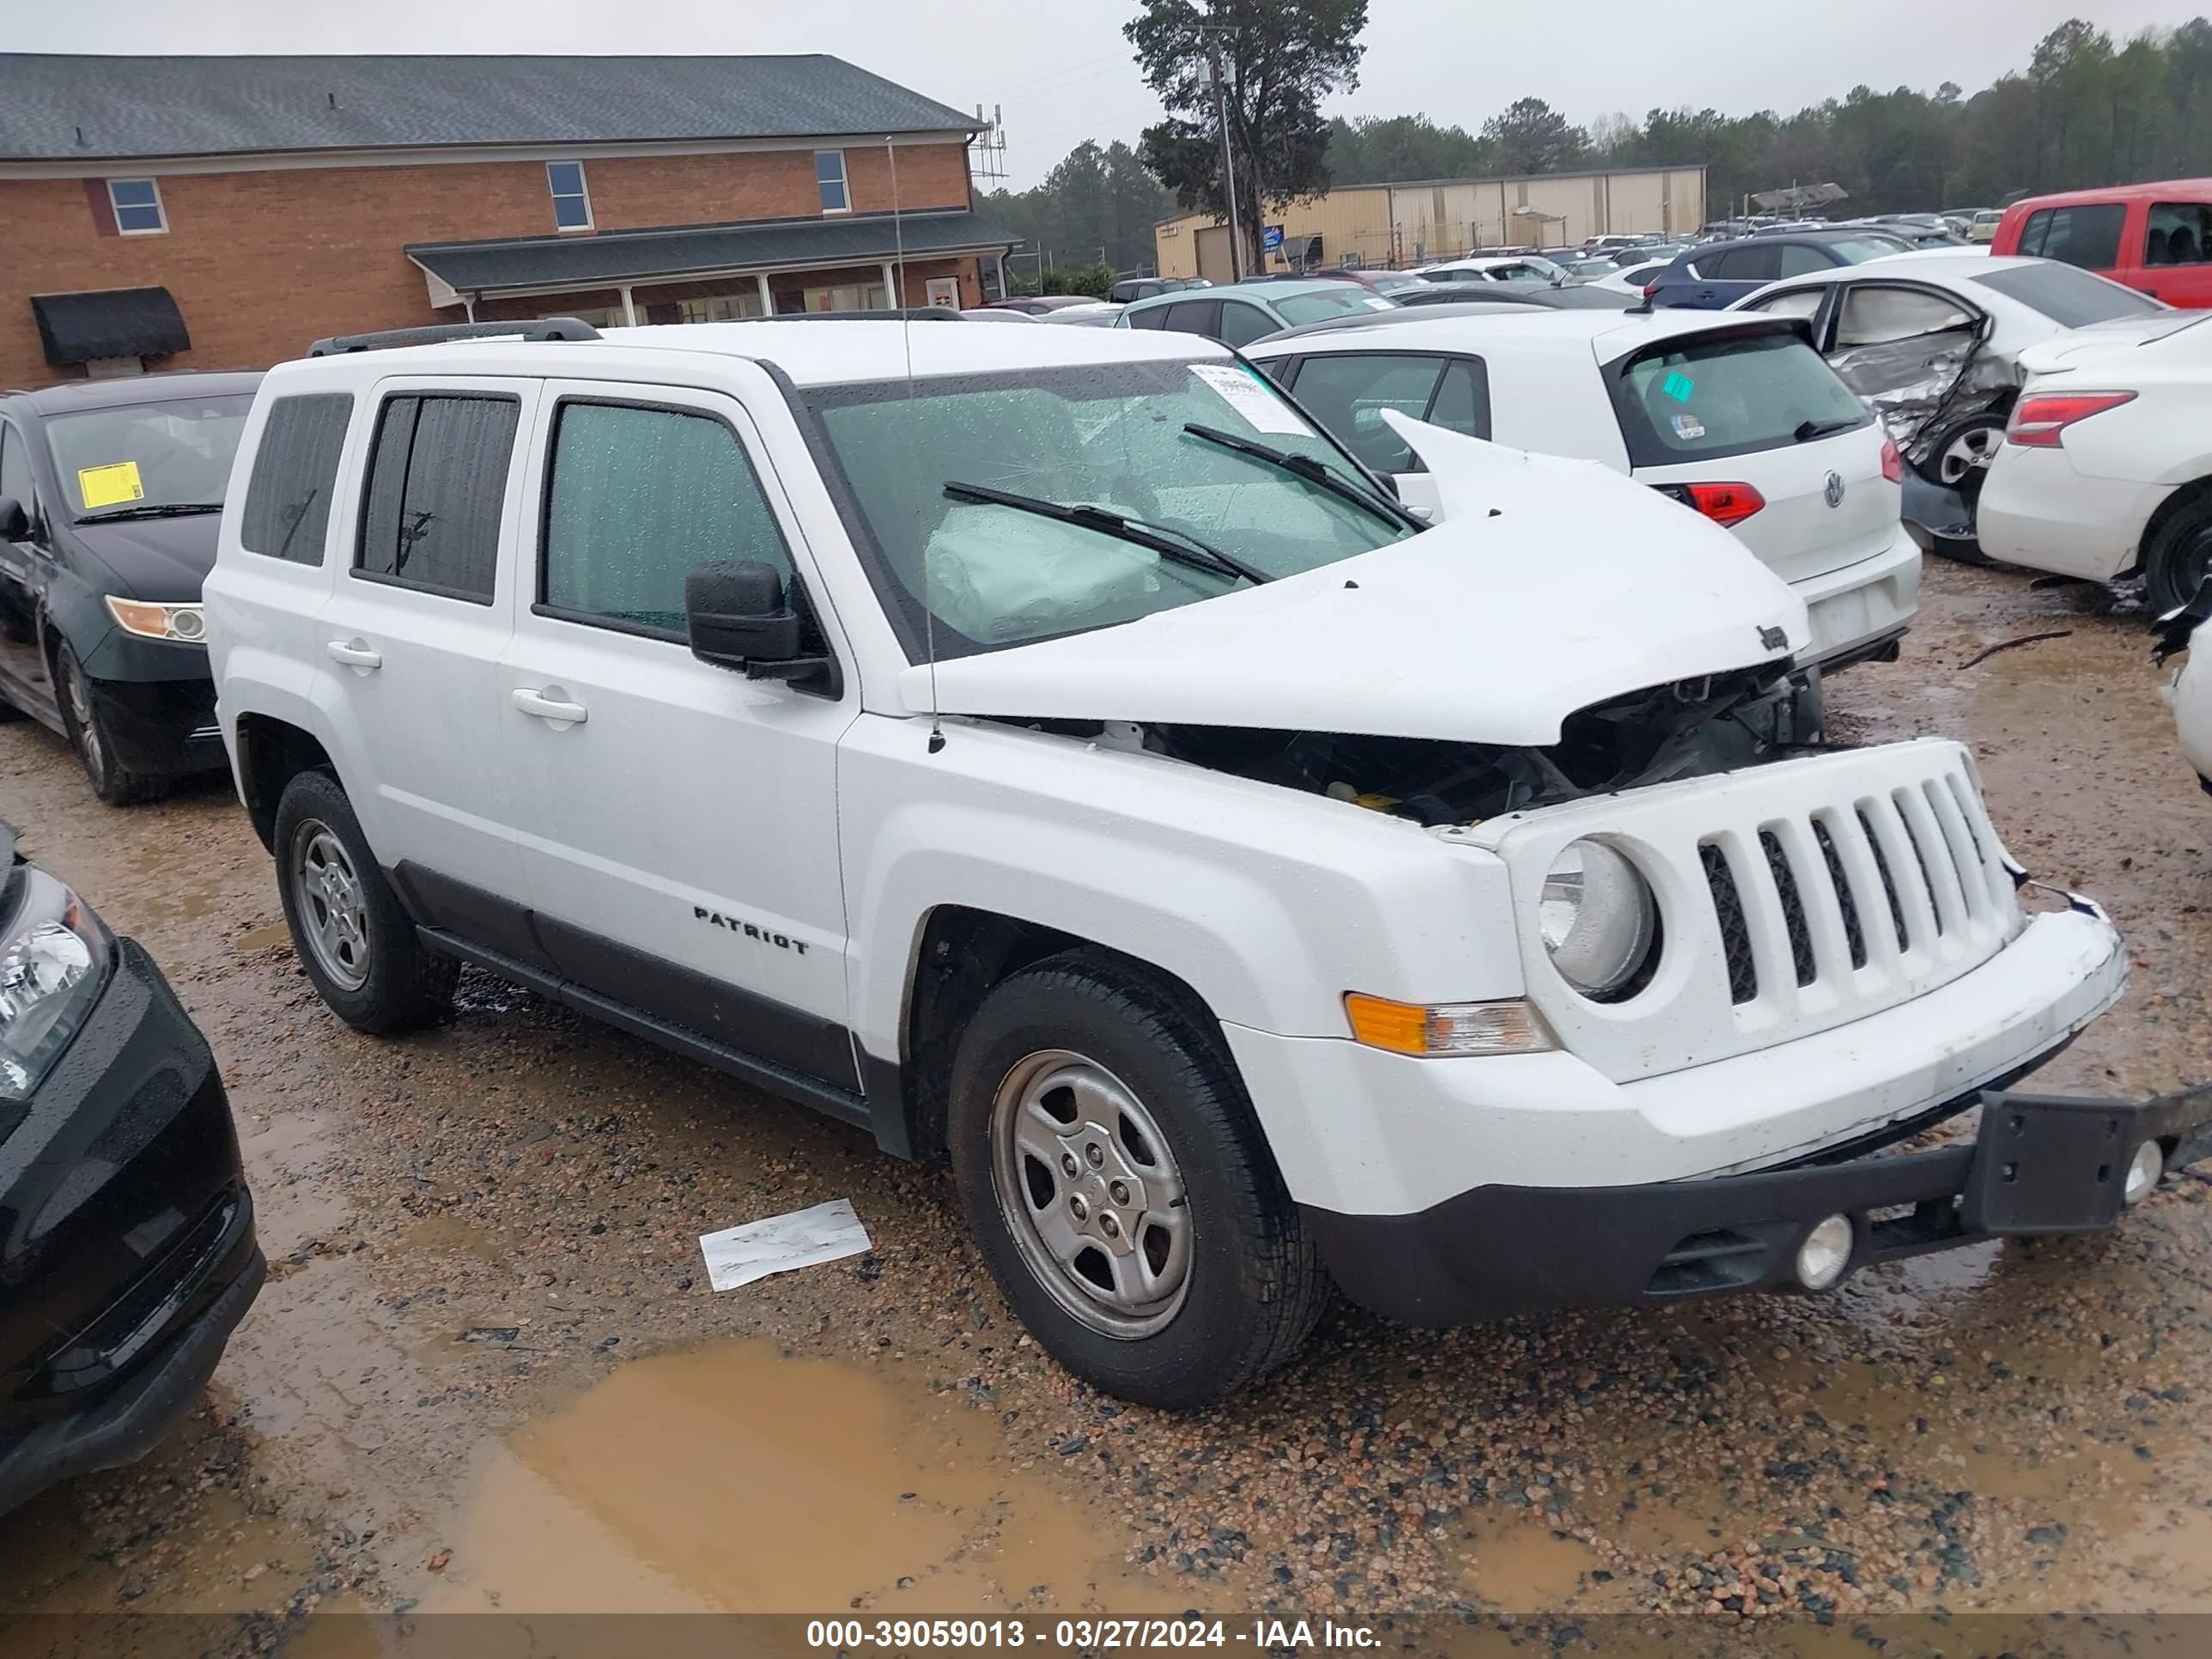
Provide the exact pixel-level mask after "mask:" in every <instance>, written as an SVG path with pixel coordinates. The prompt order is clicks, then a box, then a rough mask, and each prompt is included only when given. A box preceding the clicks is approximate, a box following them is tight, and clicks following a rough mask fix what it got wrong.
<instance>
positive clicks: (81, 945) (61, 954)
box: [0, 864, 115, 1101]
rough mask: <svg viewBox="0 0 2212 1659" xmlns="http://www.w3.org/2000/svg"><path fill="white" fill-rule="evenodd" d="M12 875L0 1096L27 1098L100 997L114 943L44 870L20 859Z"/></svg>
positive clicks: (1, 958) (2, 929) (2, 965)
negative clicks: (21, 861) (13, 876)
mask: <svg viewBox="0 0 2212 1659" xmlns="http://www.w3.org/2000/svg"><path fill="white" fill-rule="evenodd" d="M10 885H11V886H12V887H13V889H14V891H13V892H12V893H10V894H8V895H6V899H9V900H12V901H13V908H12V909H8V910H6V911H5V912H4V915H5V916H6V919H5V920H4V921H0V1101H22V1100H27V1099H29V1098H30V1095H31V1091H32V1090H33V1089H35V1088H37V1087H38V1086H39V1085H40V1082H41V1081H42V1080H43V1079H45V1077H46V1073H47V1072H48V1071H49V1070H51V1069H52V1066H53V1063H54V1060H56V1059H57V1058H58V1056H59V1055H60V1054H61V1051H62V1050H63V1049H64V1048H67V1047H68V1046H69V1040H70V1038H71V1037H73V1036H76V1031H77V1028H78V1027H79V1026H80V1025H82V1024H84V1017H85V1016H86V1015H87V1014H88V1013H89V1012H91V1011H92V1006H93V1004H94V1002H96V1001H98V1000H99V999H100V987H101V985H102V984H104V983H105V982H106V979H107V969H108V963H109V962H110V960H111V959H112V956H113V954H114V943H115V942H114V939H112V937H111V936H110V935H109V933H108V931H107V929H106V927H102V926H101V925H100V918H99V917H98V916H96V915H93V913H92V907H91V906H90V905H88V904H87V903H86V902H84V901H83V900H82V899H81V898H79V897H78V896H76V894H75V893H72V892H71V891H70V890H69V889H68V888H67V887H64V885H63V884H61V883H60V882H58V881H56V880H55V879H54V878H52V876H50V875H48V874H47V873H46V872H45V871H43V870H41V869H40V868H38V866H35V865H29V864H25V865H19V866H16V869H15V881H14V882H12V883H11V884H10ZM0 902H4V901H0Z"/></svg>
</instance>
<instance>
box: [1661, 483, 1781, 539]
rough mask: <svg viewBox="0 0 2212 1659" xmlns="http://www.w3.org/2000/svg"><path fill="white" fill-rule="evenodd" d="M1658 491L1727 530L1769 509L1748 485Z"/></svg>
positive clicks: (1687, 485)
mask: <svg viewBox="0 0 2212 1659" xmlns="http://www.w3.org/2000/svg"><path fill="white" fill-rule="evenodd" d="M1654 487H1655V488H1656V489H1657V490H1658V491H1659V493H1660V494H1661V495H1668V496H1671V497H1673V498H1674V500H1675V501H1680V502H1681V504H1682V505H1683V506H1685V507H1690V508H1692V509H1693V510H1695V511H1697V512H1699V513H1704V514H1705V516H1706V517H1707V518H1709V519H1711V520H1712V521H1713V522H1714V523H1715V524H1717V525H1719V526H1722V527H1723V529H1726V528H1728V527H1729V526H1733V525H1740V524H1741V523H1742V522H1743V521H1744V520H1746V519H1747V518H1749V517H1750V516H1751V515H1752V514H1753V513H1756V512H1758V511H1759V508H1760V507H1765V505H1766V497H1765V496H1764V495H1760V494H1759V492H1758V491H1757V490H1756V489H1753V488H1752V487H1751V486H1750V485H1749V484H1747V483H1664V484H1658V485H1656V486H1654Z"/></svg>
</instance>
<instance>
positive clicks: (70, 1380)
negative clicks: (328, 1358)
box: [0, 823, 267, 1513]
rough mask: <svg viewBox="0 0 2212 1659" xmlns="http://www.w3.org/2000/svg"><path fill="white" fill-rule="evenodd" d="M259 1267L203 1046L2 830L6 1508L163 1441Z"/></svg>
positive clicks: (72, 897) (0, 1120)
mask: <svg viewBox="0 0 2212 1659" xmlns="http://www.w3.org/2000/svg"><path fill="white" fill-rule="evenodd" d="M266 1272H267V1267H266V1264H265V1262H264V1260H263V1258H262V1255H261V1248H260V1246H259V1244H258V1243H257V1242H256V1241H255V1237H254V1231H253V1200H252V1196H251V1195H250V1194H248V1193H247V1191H246V1178H245V1176H244V1175H243V1174H241V1173H240V1168H239V1158H238V1135H237V1132H236V1130H235V1128H234V1127H233V1125H232V1122H231V1117H230V1103H229V1100H228V1097H227V1096H226V1095H225V1094H224V1092H223V1087H222V1077H221V1075H220V1074H218V1073H217V1072H216V1064H215V1057H214V1055H212V1054H210V1053H209V1052H208V1045H207V1041H206V1039H205V1038H204V1037H203V1036H201V1035H200V1033H199V1031H198V1030H197V1028H196V1027H195V1026H194V1025H193V1024H192V1022H191V1019H190V1018H188V1017H187V1016H186V1014H185V1011H184V1009H183V1008H182V1007H180V1006H179V1005H178V1002H177V999H176V996H175V994H173V992H171V990H170V989H169V986H168V982H167V981H166V980H164V979H163V978H162V977H161V969H158V968H156V967H155V965H154V963H153V960H152V958H151V957H148V956H147V954H146V952H145V951H143V950H141V949H140V948H139V946H138V945H137V944H136V943H135V942H133V941H132V940H131V939H117V938H115V937H114V936H113V935H112V934H111V933H109V932H108V931H107V929H106V927H103V926H101V925H100V918H99V917H98V916H96V915H94V914H93V911H92V907H91V906H89V905H88V904H87V903H85V902H84V901H83V900H82V899H81V898H79V897H78V896H76V894H75V893H73V892H71V891H70V890H69V888H68V887H66V886H65V885H64V884H63V883H62V882H60V881H59V880H58V879H57V878H55V877H53V876H52V875H50V874H48V873H47V872H46V871H44V870H41V869H40V867H39V866H37V865H35V864H31V863H27V862H26V861H25V860H23V859H21V857H19V856H18V855H17V854H16V851H15V831H14V830H13V829H10V828H9V826H8V825H7V824H5V823H0V1513H4V1512H6V1511H7V1510H10V1509H12V1508H14V1507H15V1505H16V1504H20V1503H21V1502H22V1501H23V1499H25V1498H28V1497H29V1496H31V1494H32V1493H33V1492H38V1491H39V1490H40V1489H41V1488H42V1487H46V1486H52V1484H53V1483H54V1482H56V1481H58V1480H67V1479H69V1478H70V1476H72V1475H77V1474H83V1473H85V1472H86V1471H87V1470H90V1469H104V1468H113V1467H114V1466H115V1465H117V1464H118V1463H127V1462H131V1460H132V1459H134V1458H137V1457H140V1456H143V1455H144V1454H145V1453H146V1452H147V1451H149V1450H150V1449H152V1447H153V1445H154V1443H155V1442H156V1441H157V1440H159V1439H160V1438H161V1436H162V1435H163V1434H165V1433H166V1432H167V1431H168V1428H169V1425H171V1424H173V1423H174V1422H175V1421H176V1420H177V1419H178V1418H179V1417H181V1416H182V1415H183V1414H184V1413H185V1411H186V1409H187V1408H189V1407H190V1406H191V1403H192V1401H194V1400H195V1399H196V1398H197V1396H198V1395H199V1391H200V1389H201V1387H202V1385H204V1383H206V1382H207V1379H208V1376H209V1374H210V1372H212V1371H213V1370H215V1366H216V1360H218V1359H219V1358H222V1351H223V1348H224V1346H225V1345H226V1344H227V1343H228V1341H229V1340H230V1334H231V1332H232V1330H233V1329H234V1328H236V1326H237V1324H238V1322H239V1320H240V1318H241V1317H243V1316H244V1315H245V1313H246V1308H247V1306H248V1304H251V1303H252V1300H253V1297H254V1295H255V1293H256V1292H257V1291H259V1290H260V1288H261V1281H262V1279H263V1278H264V1275H265V1273H266Z"/></svg>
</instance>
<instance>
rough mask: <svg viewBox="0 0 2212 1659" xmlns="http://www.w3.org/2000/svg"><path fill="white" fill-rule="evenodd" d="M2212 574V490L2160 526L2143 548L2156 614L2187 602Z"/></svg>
mask: <svg viewBox="0 0 2212 1659" xmlns="http://www.w3.org/2000/svg"><path fill="white" fill-rule="evenodd" d="M2208 574H2212V491H2207V492H2204V493H2202V494H2200V495H2197V498H2196V499H2195V500H2193V501H2190V502H2189V503H2188V505H2186V506H2185V507H2182V508H2181V509H2180V510H2179V511H2178V512H2176V513H2173V514H2172V515H2171V516H2170V517H2169V518H2168V519H2167V520H2166V522H2165V523H2164V524H2162V525H2160V526H2159V527H2158V532H2157V533H2156V534H2155V535H2154V536H2153V537H2152V538H2150V541H2149V543H2148V545H2146V546H2145V547H2144V549H2143V576H2144V578H2145V580H2147V582H2148V586H2149V589H2150V592H2149V595H2148V597H2149V599H2150V609H2151V614H2152V615H2153V616H2154V617H2155V616H2163V615H2164V614H2165V613H2166V612H2167V611H2171V610H2172V609H2174V607H2175V606H2177V605H2187V604H2188V603H2189V602H2190V600H2191V599H2195V598H2196V597H2197V589H2198V588H2200V587H2202V586H2204V579H2205V577H2206V576H2207V575H2208Z"/></svg>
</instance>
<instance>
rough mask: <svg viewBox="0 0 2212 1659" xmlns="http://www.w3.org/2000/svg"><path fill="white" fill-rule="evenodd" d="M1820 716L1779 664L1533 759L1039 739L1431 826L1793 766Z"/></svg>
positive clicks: (1300, 742)
mask: <svg viewBox="0 0 2212 1659" xmlns="http://www.w3.org/2000/svg"><path fill="white" fill-rule="evenodd" d="M1820 706H1821V698H1820V682H1819V679H1818V678H1817V676H1814V675H1811V674H1808V673H1806V672H1804V671H1793V670H1791V669H1790V666H1789V665H1788V664H1786V663H1784V664H1781V665H1772V664H1770V665H1763V666H1760V667H1757V668H1746V669H1738V670H1735V671H1729V672H1727V673H1721V674H1711V675H1701V676H1699V677H1698V678H1694V679H1687V680H1677V681H1674V682H1673V683H1671V684H1666V685H1659V686H1651V687H1648V688H1646V689H1644V690H1638V691H1632V692H1629V693H1627V694H1626V695H1625V696H1617V697H1610V698H1607V700H1606V701H1604V702H1598V703H1593V704H1592V705H1590V706H1589V708H1583V709H1578V710H1577V711H1576V712H1575V713H1573V714H1570V715H1568V716H1567V717H1566V719H1565V721H1564V722H1563V723H1562V726H1561V732H1560V738H1559V742H1558V743H1556V744H1545V745H1543V746H1541V747H1523V746H1516V745H1511V744H1483V743H1461V742H1449V741H1444V740H1441V739H1437V738H1398V737H1379V736H1374V735H1368V734H1362V733H1357V732H1311V731H1305V732H1290V731H1276V730H1270V729H1267V728H1264V727H1254V726H1194V725H1166V724H1157V725H1145V726H1136V725H1133V724H1129V723H1124V722H1115V723H1113V724H1111V725H1110V726H1099V725H1097V724H1090V725H1086V726H1082V727H1080V728H1078V727H1076V726H1074V725H1073V723H1063V722H1054V723H1052V725H1053V727H1054V729H1058V730H1061V731H1064V732H1067V733H1068V734H1069V735H1072V736H1083V737H1086V738H1094V739H1096V740H1098V741H1101V742H1103V743H1106V744H1109V745H1110V746H1115V747H1126V748H1135V747H1139V746H1141V747H1142V748H1143V749H1144V750H1146V751H1148V752H1151V753H1154V754H1158V755H1164V756H1166V757H1170V759H1174V760H1180V761H1184V762H1187V763H1190V764H1192V765H1194V766H1203V767H1206V768H1207V769H1210V770H1212V771H1217V772H1226V773H1230V774H1232V775H1235V776H1237V777H1242V778H1249V779H1252V780H1254V781H1256V782H1261V783H1270V784H1275V785H1279V786H1280V787H1283V788H1286V789H1297V790H1301V791H1304V792H1305V793H1310V794H1317V795H1326V796H1328V797H1330V798H1331V799H1336V800H1344V801H1351V802H1353V803H1355V804H1356V805H1361V806H1365V807H1368V808H1370V809H1371V810H1373V811H1379V812H1386V813H1389V814H1390V815H1392V816H1394V817H1402V818H1407V819H1410V820H1412V821H1413V822H1414V823H1420V824H1425V825H1431V826H1434V825H1442V824H1467V823H1477V822H1480V820H1482V819H1485V818H1489V817H1497V816H1498V815H1499V814H1500V813H1504V812H1510V811H1518V810H1520V809H1522V808H1525V807H1533V806H1548V805H1556V804H1557V803H1559V802H1561V801H1569V800H1577V799H1581V798H1583V797H1584V796H1588V795H1598V794H1605V793H1611V792H1613V791H1617V790H1622V789H1632V788H1636V787H1639V786H1642V785H1646V784H1653V783H1662V782H1665V781H1668V780H1671V779H1675V778H1687V777H1699V776H1703V775H1709V774H1712V773H1717V772H1726V771H1732V770H1735V769H1739V768H1741V767H1745V766H1750V765H1754V764H1757V763H1760V762H1763V761H1768V760H1778V759H1782V758H1785V757H1789V756H1791V755H1796V754H1802V753H1804V752H1806V751H1807V750H1808V749H1810V748H1812V747H1814V746H1816V745H1818V744H1819V743H1820Z"/></svg>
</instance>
